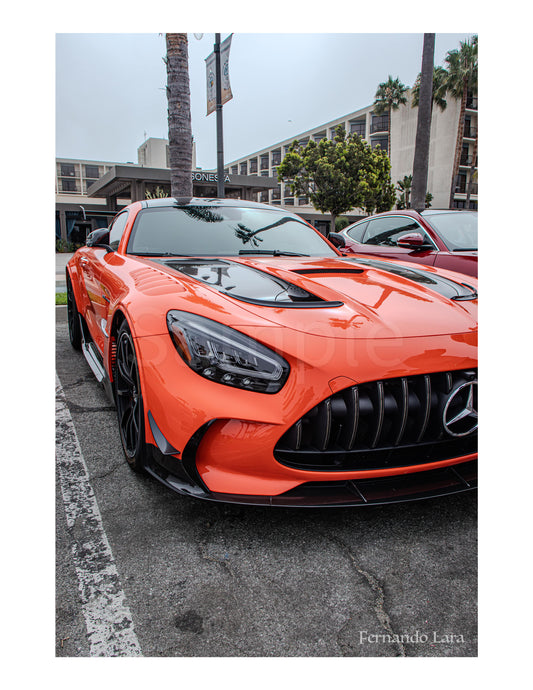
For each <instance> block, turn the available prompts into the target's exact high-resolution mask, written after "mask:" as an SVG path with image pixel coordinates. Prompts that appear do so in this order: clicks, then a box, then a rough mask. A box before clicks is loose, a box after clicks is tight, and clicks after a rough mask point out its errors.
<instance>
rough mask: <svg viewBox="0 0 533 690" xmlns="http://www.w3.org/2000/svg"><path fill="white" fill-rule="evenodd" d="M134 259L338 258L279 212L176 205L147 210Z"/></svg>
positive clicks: (133, 246)
mask: <svg viewBox="0 0 533 690" xmlns="http://www.w3.org/2000/svg"><path fill="white" fill-rule="evenodd" d="M127 252H128V254H141V255H148V256H150V255H154V256H161V255H177V256H238V255H239V254H250V255H253V254H258V255H261V254H267V255H273V256H276V255H278V256H279V255H281V256H287V255H288V256H291V255H296V256H302V255H303V256H337V254H336V253H335V251H334V250H333V249H331V247H329V245H328V244H326V242H325V241H324V240H323V239H322V238H321V236H320V235H318V234H317V233H316V232H313V230H312V229H311V228H310V227H309V226H308V225H307V223H305V222H304V221H303V220H301V219H299V218H298V217H297V216H294V215H290V214H289V215H288V214H286V213H284V212H282V211H278V210H277V209H272V210H269V209H256V208H238V207H231V206H215V205H213V206H174V207H163V208H148V209H143V210H142V211H140V212H139V214H138V215H137V218H136V220H135V225H134V227H133V231H132V234H131V237H130V239H129V242H128V248H127Z"/></svg>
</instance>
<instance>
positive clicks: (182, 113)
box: [166, 34, 192, 198]
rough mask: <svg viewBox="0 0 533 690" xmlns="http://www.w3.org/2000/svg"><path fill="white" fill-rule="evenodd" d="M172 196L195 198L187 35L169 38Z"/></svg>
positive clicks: (168, 91)
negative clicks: (193, 196) (193, 194)
mask: <svg viewBox="0 0 533 690" xmlns="http://www.w3.org/2000/svg"><path fill="white" fill-rule="evenodd" d="M166 43H167V57H166V64H167V101H168V148H169V163H170V193H171V195H172V196H173V197H189V198H190V197H192V176H191V169H192V127H191V93H190V86H189V55H188V42H187V34H166Z"/></svg>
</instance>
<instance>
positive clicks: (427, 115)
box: [411, 34, 435, 211]
mask: <svg viewBox="0 0 533 690" xmlns="http://www.w3.org/2000/svg"><path fill="white" fill-rule="evenodd" d="M434 53H435V34H424V47H423V49H422V70H421V73H420V95H419V99H418V120H417V125H416V141H415V156H414V161H413V186H412V196H411V198H412V202H413V203H412V206H413V208H414V209H415V210H416V211H423V210H424V208H425V205H426V189H427V180H428V166H429V138H430V132H431V104H432V102H433V55H434Z"/></svg>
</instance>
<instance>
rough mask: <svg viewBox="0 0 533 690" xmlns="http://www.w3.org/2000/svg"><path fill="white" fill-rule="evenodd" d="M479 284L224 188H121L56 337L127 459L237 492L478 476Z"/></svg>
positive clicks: (382, 494) (195, 489)
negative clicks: (170, 191)
mask: <svg viewBox="0 0 533 690" xmlns="http://www.w3.org/2000/svg"><path fill="white" fill-rule="evenodd" d="M476 289H477V283H476V279H475V278H471V277H470V276H464V275H460V274H458V273H453V272H448V271H444V270H437V269H434V268H430V267H418V266H413V264H405V263H402V262H387V261H384V260H380V259H376V258H370V257H359V256H353V255H351V256H349V257H348V256H344V255H343V254H341V252H339V251H338V250H337V249H336V248H335V247H333V245H331V244H330V243H329V242H328V241H327V240H326V239H325V238H324V237H323V236H322V235H321V234H320V233H319V232H317V231H316V230H315V229H314V228H313V227H312V226H310V225H309V224H308V223H307V222H305V221H304V220H302V219H301V218H300V217H299V216H297V215H295V214H292V213H288V212H286V211H284V210H282V209H280V208H276V207H273V206H268V205H265V204H257V203H253V202H247V201H241V200H236V199H224V200H221V199H200V198H193V199H172V198H171V199H157V200H150V201H142V202H136V203H133V204H131V205H130V206H128V207H126V208H125V209H123V210H122V211H120V213H118V214H117V216H116V217H115V218H114V220H113V222H112V224H111V226H110V227H109V228H108V229H107V228H106V229H102V230H95V231H93V232H92V233H91V234H90V235H89V236H88V239H87V246H85V247H82V248H81V249H79V250H78V251H77V252H76V253H75V254H74V256H73V257H72V259H71V260H70V261H69V263H68V266H67V292H68V323H69V335H70V341H71V343H72V346H73V347H74V348H77V349H80V348H81V349H82V351H83V353H84V355H85V357H86V359H87V361H88V363H89V365H90V367H91V369H92V370H93V372H94V373H95V375H96V377H97V379H98V380H99V381H100V382H101V383H102V384H103V385H104V387H105V389H106V391H107V392H108V394H109V396H110V398H111V399H112V400H113V401H114V403H115V405H116V409H117V417H118V427H119V431H120V437H121V440H122V445H123V448H124V452H125V455H126V457H127V459H128V462H129V464H130V466H131V467H132V469H133V470H136V471H142V472H148V473H149V474H151V475H153V476H154V477H156V478H157V479H158V480H160V481H161V482H163V483H164V484H165V485H166V486H168V487H170V488H171V489H174V490H175V491H177V492H179V493H182V494H188V495H190V496H196V497H198V498H204V499H208V500H214V501H224V502H235V503H242V504H260V505H281V506H325V505H328V506H348V505H350V506H351V505H365V504H374V503H387V502H394V501H404V500H412V499H418V498H425V497H429V496H440V495H443V494H449V493H455V492H459V491H466V490H469V489H472V488H475V486H476V476H477V465H476V460H477V426H478V421H477V340H476V338H477V291H476Z"/></svg>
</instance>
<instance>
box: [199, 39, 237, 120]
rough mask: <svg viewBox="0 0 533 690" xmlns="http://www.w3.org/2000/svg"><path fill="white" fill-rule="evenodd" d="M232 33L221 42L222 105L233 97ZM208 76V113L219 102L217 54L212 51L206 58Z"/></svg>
mask: <svg viewBox="0 0 533 690" xmlns="http://www.w3.org/2000/svg"><path fill="white" fill-rule="evenodd" d="M232 36H233V34H230V35H229V36H228V37H227V38H226V39H225V40H224V41H222V43H221V44H220V71H221V73H222V105H224V103H227V102H228V101H230V100H231V99H232V98H233V94H232V93H231V86H230V83H229V51H230V48H231V37H232ZM205 68H206V78H207V115H209V114H210V113H212V112H213V111H214V110H215V109H216V104H217V89H216V86H217V81H216V80H217V77H216V56H215V53H214V52H213V53H211V55H209V57H207V58H206V60H205Z"/></svg>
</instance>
